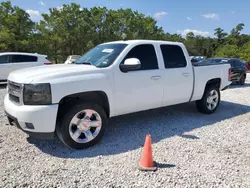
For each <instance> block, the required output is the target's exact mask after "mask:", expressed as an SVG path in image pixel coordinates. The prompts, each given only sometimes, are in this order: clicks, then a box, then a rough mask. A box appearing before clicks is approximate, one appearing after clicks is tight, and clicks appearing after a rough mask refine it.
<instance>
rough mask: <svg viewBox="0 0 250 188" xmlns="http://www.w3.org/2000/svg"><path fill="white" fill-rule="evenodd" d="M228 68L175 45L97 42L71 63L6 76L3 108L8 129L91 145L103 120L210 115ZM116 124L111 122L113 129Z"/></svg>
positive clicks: (75, 144) (70, 143) (76, 145)
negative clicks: (162, 111)
mask: <svg viewBox="0 0 250 188" xmlns="http://www.w3.org/2000/svg"><path fill="white" fill-rule="evenodd" d="M229 69H230V65H227V64H217V65H207V66H206V65H195V66H193V65H192V63H191V62H190V58H189V54H188V52H187V49H186V48H185V46H184V45H183V44H182V43H177V42H166V41H152V40H131V41H116V42H109V43H104V44H100V45H98V46H97V47H95V48H93V49H91V50H90V51H88V52H87V53H86V54H84V55H83V56H82V57H81V58H79V59H78V60H77V61H75V63H74V64H71V65H65V64H62V65H52V66H49V67H46V68H37V69H34V68H29V69H25V70H24V71H19V72H18V71H17V72H13V73H11V74H10V76H9V78H8V94H7V95H6V96H5V100H4V108H5V111H6V114H7V117H8V119H9V122H10V124H13V122H14V124H16V125H17V126H18V127H19V128H20V129H21V130H23V131H25V132H27V133H28V134H30V135H31V136H34V137H40V138H43V139H44V138H53V137H54V134H55V133H57V135H58V137H59V138H60V139H61V141H62V142H63V143H64V144H65V145H67V146H69V147H72V148H76V149H82V148H86V147H89V146H92V145H94V144H96V143H97V142H98V141H99V140H100V139H101V137H102V135H103V133H104V129H105V127H106V120H107V118H109V117H114V116H119V115H123V114H128V113H133V112H139V111H144V110H149V109H155V108H160V107H164V106H170V105H175V104H180V103H186V102H191V101H196V106H197V109H198V111H200V112H202V113H206V114H211V113H214V112H215V111H216V109H217V108H218V106H219V104H220V91H222V90H225V89H226V88H227V87H228V86H229V85H230V84H231V82H230V81H229V80H228V78H229V76H230V75H229ZM117 126H118V125H117Z"/></svg>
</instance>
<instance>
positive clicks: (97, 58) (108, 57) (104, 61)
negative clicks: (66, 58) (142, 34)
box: [74, 43, 127, 68]
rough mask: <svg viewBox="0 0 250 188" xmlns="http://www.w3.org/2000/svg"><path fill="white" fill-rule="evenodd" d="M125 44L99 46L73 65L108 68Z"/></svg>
mask: <svg viewBox="0 0 250 188" xmlns="http://www.w3.org/2000/svg"><path fill="white" fill-rule="evenodd" d="M126 46H127V44H118V43H117V44H100V45H98V46H96V47H95V48H93V49H91V50H89V51H88V52H87V53H85V54H84V55H83V56H82V57H80V58H79V59H78V60H76V61H75V62H74V64H87V65H93V66H95V67H99V68H103V67H108V66H110V65H112V64H113V63H114V61H115V60H116V58H117V57H118V56H119V54H120V53H121V52H122V51H123V50H124V48H125V47H126Z"/></svg>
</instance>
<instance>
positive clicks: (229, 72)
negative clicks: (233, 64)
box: [228, 68, 232, 81]
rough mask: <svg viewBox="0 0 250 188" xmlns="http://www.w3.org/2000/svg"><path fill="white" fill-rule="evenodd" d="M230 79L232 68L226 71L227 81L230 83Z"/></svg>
mask: <svg viewBox="0 0 250 188" xmlns="http://www.w3.org/2000/svg"><path fill="white" fill-rule="evenodd" d="M231 77H232V68H230V69H229V70H228V81H231Z"/></svg>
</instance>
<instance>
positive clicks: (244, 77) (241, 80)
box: [239, 75, 246, 85]
mask: <svg viewBox="0 0 250 188" xmlns="http://www.w3.org/2000/svg"><path fill="white" fill-rule="evenodd" d="M245 81H246V75H242V76H241V78H240V81H239V84H240V85H244V84H245Z"/></svg>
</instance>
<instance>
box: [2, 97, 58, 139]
mask: <svg viewBox="0 0 250 188" xmlns="http://www.w3.org/2000/svg"><path fill="white" fill-rule="evenodd" d="M4 110H5V114H6V116H7V118H8V120H9V123H10V124H11V125H13V124H14V125H16V126H17V127H18V128H19V129H21V130H23V131H24V132H26V133H27V134H29V135H30V136H32V137H36V138H40V139H53V138H54V132H55V127H56V117H57V111H58V105H57V104H55V105H44V106H26V105H22V106H18V105H16V104H15V103H13V102H12V101H10V100H9V95H6V96H5V98H4Z"/></svg>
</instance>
